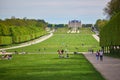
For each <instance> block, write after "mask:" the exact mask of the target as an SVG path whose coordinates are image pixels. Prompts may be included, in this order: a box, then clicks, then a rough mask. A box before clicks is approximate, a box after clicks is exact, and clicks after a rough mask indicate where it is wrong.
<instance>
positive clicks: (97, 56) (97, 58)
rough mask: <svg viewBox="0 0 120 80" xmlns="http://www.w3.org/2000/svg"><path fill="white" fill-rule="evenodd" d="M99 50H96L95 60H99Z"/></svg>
mask: <svg viewBox="0 0 120 80" xmlns="http://www.w3.org/2000/svg"><path fill="white" fill-rule="evenodd" d="M99 55H100V54H99V51H97V52H96V60H99Z"/></svg>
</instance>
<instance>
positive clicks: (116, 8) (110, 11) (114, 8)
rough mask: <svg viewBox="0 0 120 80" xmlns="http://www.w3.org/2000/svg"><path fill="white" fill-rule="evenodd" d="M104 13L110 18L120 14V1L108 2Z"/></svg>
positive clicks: (112, 0)
mask: <svg viewBox="0 0 120 80" xmlns="http://www.w3.org/2000/svg"><path fill="white" fill-rule="evenodd" d="M104 11H105V13H107V15H108V17H112V16H113V15H115V14H117V13H118V12H120V0H111V1H110V2H108V4H107V6H106V7H105V8H104Z"/></svg>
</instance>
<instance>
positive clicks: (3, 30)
mask: <svg viewBox="0 0 120 80" xmlns="http://www.w3.org/2000/svg"><path fill="white" fill-rule="evenodd" d="M46 26H47V23H46V22H45V21H44V20H35V19H26V18H23V19H19V18H15V17H12V18H11V19H5V20H0V45H8V44H14V43H21V42H25V41H29V40H32V39H35V38H38V37H40V36H42V35H44V34H46V31H45V27H46Z"/></svg>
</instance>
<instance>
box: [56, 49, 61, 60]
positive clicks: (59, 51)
mask: <svg viewBox="0 0 120 80" xmlns="http://www.w3.org/2000/svg"><path fill="white" fill-rule="evenodd" d="M57 52H58V55H59V58H61V50H57Z"/></svg>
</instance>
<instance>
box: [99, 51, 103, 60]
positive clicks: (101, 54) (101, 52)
mask: <svg viewBox="0 0 120 80" xmlns="http://www.w3.org/2000/svg"><path fill="white" fill-rule="evenodd" d="M99 53H100V61H103V51H102V50H100V52H99Z"/></svg>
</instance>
